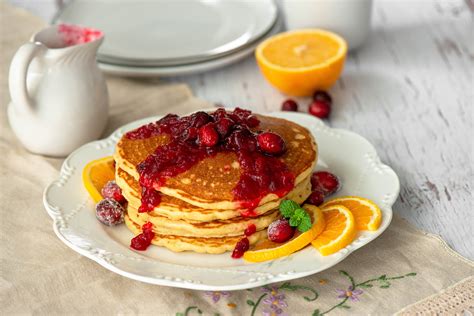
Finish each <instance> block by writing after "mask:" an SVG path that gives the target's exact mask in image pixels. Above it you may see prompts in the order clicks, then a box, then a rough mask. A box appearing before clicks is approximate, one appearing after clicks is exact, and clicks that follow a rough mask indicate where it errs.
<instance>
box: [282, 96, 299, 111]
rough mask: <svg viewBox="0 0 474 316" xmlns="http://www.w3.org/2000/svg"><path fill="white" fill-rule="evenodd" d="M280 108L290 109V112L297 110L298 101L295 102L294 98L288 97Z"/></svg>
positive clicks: (283, 109)
mask: <svg viewBox="0 0 474 316" xmlns="http://www.w3.org/2000/svg"><path fill="white" fill-rule="evenodd" d="M281 110H282V111H291V112H297V111H298V103H296V101H295V100H292V99H288V100H286V101H285V102H283V104H282V105H281Z"/></svg>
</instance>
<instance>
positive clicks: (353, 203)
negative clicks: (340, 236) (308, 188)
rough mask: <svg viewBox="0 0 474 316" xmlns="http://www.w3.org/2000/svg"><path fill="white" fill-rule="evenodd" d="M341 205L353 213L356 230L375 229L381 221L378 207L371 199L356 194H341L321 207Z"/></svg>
mask: <svg viewBox="0 0 474 316" xmlns="http://www.w3.org/2000/svg"><path fill="white" fill-rule="evenodd" d="M332 205H342V206H345V207H347V208H348V209H349V211H351V213H352V215H354V219H355V224H356V229H357V230H377V229H378V228H379V226H380V222H381V221H382V212H381V211H380V208H379V207H378V206H377V205H376V204H375V203H374V202H372V201H371V200H368V199H364V198H361V197H358V196H343V197H338V198H335V199H332V200H329V201H327V202H326V203H324V204H323V205H321V208H324V207H326V206H332Z"/></svg>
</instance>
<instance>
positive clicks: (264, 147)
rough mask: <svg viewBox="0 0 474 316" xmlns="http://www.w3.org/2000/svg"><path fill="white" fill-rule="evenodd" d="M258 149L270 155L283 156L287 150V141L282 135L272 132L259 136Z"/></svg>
mask: <svg viewBox="0 0 474 316" xmlns="http://www.w3.org/2000/svg"><path fill="white" fill-rule="evenodd" d="M257 143H258V147H259V148H260V150H261V151H263V152H264V153H266V154H270V155H281V154H283V153H284V152H285V150H286V145H285V141H284V140H283V138H281V136H280V135H278V134H275V133H272V132H263V133H261V134H258V135H257Z"/></svg>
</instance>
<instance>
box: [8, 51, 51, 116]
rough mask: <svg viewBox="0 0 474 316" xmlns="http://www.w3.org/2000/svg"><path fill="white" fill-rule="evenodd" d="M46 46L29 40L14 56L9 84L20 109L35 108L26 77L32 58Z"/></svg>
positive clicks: (16, 104) (15, 103)
mask: <svg viewBox="0 0 474 316" xmlns="http://www.w3.org/2000/svg"><path fill="white" fill-rule="evenodd" d="M44 48H45V46H44V45H43V44H41V43H31V42H29V43H26V44H24V45H23V46H21V47H20V48H19V49H18V51H17V52H16V54H15V56H14V57H13V60H12V63H11V65H10V73H9V77H8V85H9V88H10V96H11V98H12V103H13V104H14V106H15V107H16V109H17V110H19V111H23V112H27V111H32V110H33V101H32V100H31V98H30V96H29V95H28V88H27V82H26V77H27V73H28V67H29V65H30V63H31V60H32V59H33V58H34V57H35V56H36V55H37V53H38V51H40V50H43V49H44Z"/></svg>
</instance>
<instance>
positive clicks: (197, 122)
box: [190, 111, 212, 128]
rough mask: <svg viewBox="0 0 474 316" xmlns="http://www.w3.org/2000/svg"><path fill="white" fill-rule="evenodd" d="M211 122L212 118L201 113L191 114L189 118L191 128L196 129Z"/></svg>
mask: <svg viewBox="0 0 474 316" xmlns="http://www.w3.org/2000/svg"><path fill="white" fill-rule="evenodd" d="M211 120H212V117H211V116H210V115H209V114H207V113H206V112H203V111H199V112H196V113H193V114H191V117H190V122H191V126H193V127H196V128H199V127H201V126H204V125H206V124H207V123H209V122H210V121H211Z"/></svg>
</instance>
